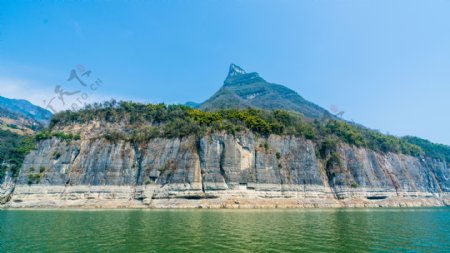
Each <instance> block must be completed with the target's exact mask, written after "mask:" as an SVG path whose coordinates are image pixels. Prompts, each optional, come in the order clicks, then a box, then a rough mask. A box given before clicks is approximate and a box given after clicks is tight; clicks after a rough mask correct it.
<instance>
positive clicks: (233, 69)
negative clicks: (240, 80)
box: [228, 63, 247, 77]
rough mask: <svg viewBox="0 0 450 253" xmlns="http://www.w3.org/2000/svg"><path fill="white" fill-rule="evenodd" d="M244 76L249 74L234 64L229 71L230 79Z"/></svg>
mask: <svg viewBox="0 0 450 253" xmlns="http://www.w3.org/2000/svg"><path fill="white" fill-rule="evenodd" d="M244 74H247V72H245V70H243V69H242V68H241V67H239V66H238V65H235V64H233V63H232V64H231V65H230V70H229V71H228V77H235V76H238V75H244Z"/></svg>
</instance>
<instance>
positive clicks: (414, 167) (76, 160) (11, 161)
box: [0, 65, 450, 208]
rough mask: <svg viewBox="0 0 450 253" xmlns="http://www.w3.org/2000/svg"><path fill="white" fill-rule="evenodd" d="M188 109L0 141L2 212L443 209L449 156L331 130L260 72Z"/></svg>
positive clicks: (69, 115)
mask: <svg viewBox="0 0 450 253" xmlns="http://www.w3.org/2000/svg"><path fill="white" fill-rule="evenodd" d="M9 102H10V101H9ZM188 105H189V106H190V107H199V108H200V109H202V110H198V109H193V108H190V107H189V106H185V105H164V104H155V105H153V104H140V103H134V102H125V101H121V102H118V103H116V102H114V103H112V102H105V103H103V104H97V105H95V106H88V107H86V108H84V109H82V110H77V111H65V112H61V113H58V114H55V115H54V116H53V117H52V119H51V123H50V124H48V127H47V128H46V129H45V130H43V131H40V132H38V133H37V134H36V135H34V136H26V135H22V136H17V135H13V134H12V133H11V132H9V131H4V132H7V134H4V135H3V136H2V131H0V140H1V139H2V138H3V140H4V141H3V142H1V141H0V144H1V145H0V183H1V184H2V185H6V186H5V187H3V186H2V185H0V208H2V207H13V208H20V207H25V208H31V207H95V208H98V207H105V208H108V207H111V208H116V207H117V208H124V207H133V208H173V207H202V208H203V207H207V208H227V207H231V208H241V207H242V208H255V207H261V208H265V207H274V208H277V207H388V206H395V207H403V206H444V205H447V206H448V205H450V147H448V146H445V145H437V144H434V143H431V142H428V141H426V140H423V139H420V138H416V137H404V138H399V137H396V136H391V135H384V134H382V133H380V132H377V131H374V130H370V129H368V128H365V127H362V126H360V125H357V124H353V123H349V122H346V121H344V120H338V119H337V118H336V117H333V116H331V115H330V114H329V113H328V112H327V111H326V110H324V109H322V108H320V107H319V106H317V105H315V104H313V103H311V102H308V101H307V100H305V99H303V98H302V97H301V96H299V95H298V94H297V93H296V92H294V91H292V90H290V89H288V88H286V87H284V86H281V85H277V84H272V83H268V82H266V81H265V80H264V79H262V78H261V77H260V76H259V75H258V74H257V73H246V72H245V71H244V70H243V69H242V68H240V67H238V66H236V65H231V66H230V71H229V74H228V77H227V78H226V80H225V82H224V85H223V87H222V88H221V89H220V90H219V91H218V92H217V93H216V94H215V95H214V96H213V97H211V98H210V99H209V100H207V101H206V102H204V103H202V104H200V105H199V104H196V103H189V104H188ZM17 107H18V108H19V109H20V108H23V107H20V106H18V105H17V104H16V105H15V106H12V105H10V106H8V107H7V108H8V109H9V111H6V112H7V113H11V114H14V113H15V114H14V115H17V114H18V113H20V110H18V109H17ZM248 107H252V109H246V108H248ZM253 107H256V108H262V109H266V110H262V109H254V108H253ZM11 108H15V109H16V110H15V111H13V112H11ZM230 108H243V109H242V110H235V109H230ZM272 109H284V110H272ZM17 111H19V112H17ZM23 112H25V113H26V112H27V110H23ZM297 112H299V113H297ZM324 116H325V117H324ZM327 116H330V117H327ZM22 117H25V116H23V115H22ZM305 117H307V118H309V119H317V118H320V119H322V120H317V121H316V120H314V121H313V120H305ZM18 137H22V138H23V139H22V140H20V139H19V138H18ZM27 137H29V138H27ZM2 178H3V179H2Z"/></svg>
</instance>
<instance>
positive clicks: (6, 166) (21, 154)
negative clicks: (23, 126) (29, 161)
mask: <svg viewBox="0 0 450 253" xmlns="http://www.w3.org/2000/svg"><path fill="white" fill-rule="evenodd" d="M35 144H36V142H35V139H34V137H32V136H23V135H18V134H16V133H13V132H10V131H5V130H0V182H1V179H2V178H3V177H4V176H5V175H6V173H8V172H11V175H12V176H13V177H16V176H17V175H18V173H19V170H20V168H21V167H22V163H23V160H24V158H25V156H26V155H27V154H28V152H30V151H31V150H32V149H34V147H35Z"/></svg>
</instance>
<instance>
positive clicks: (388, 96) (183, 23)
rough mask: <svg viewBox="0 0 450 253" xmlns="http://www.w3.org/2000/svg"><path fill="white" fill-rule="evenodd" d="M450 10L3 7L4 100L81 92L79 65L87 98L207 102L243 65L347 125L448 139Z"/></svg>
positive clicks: (254, 4)
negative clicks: (335, 111) (76, 77)
mask: <svg viewBox="0 0 450 253" xmlns="http://www.w3.org/2000/svg"><path fill="white" fill-rule="evenodd" d="M449 13H450V1H449V0H434V1H424V0H422V1H417V0H405V1H392V0H376V1H375V0H371V1H369V0H354V1H350V0H336V1H331V0H330V1H325V0H310V1H307V0H304V1H284V0H281V1H260V0H258V1H256V0H255V1H250V0H249V1H211V0H208V1H206V0H205V1H168V0H165V1H137V0H136V1H66V2H64V1H4V0H0V84H1V88H0V95H2V96H7V97H15V98H25V99H29V100H31V101H32V102H33V103H35V104H37V105H40V106H43V105H44V104H43V100H46V101H49V100H50V99H51V98H52V97H54V96H55V94H54V90H55V86H56V85H60V86H61V87H62V88H63V89H64V90H65V91H75V90H80V89H81V88H84V87H82V86H80V84H79V83H76V82H75V81H71V82H68V81H66V80H67V78H68V77H69V73H70V71H71V70H72V69H74V68H77V66H78V65H82V66H84V68H85V69H86V70H91V71H92V73H91V75H90V76H89V78H92V79H91V80H94V79H95V80H97V79H101V81H102V85H101V86H100V87H99V88H98V89H96V90H95V91H90V93H89V98H88V100H89V101H97V100H105V99H109V98H118V99H126V100H136V101H142V102H165V103H184V102H186V101H197V102H201V101H204V100H206V99H207V98H208V97H209V96H211V95H212V94H213V93H214V92H215V91H216V90H217V89H219V88H220V86H221V85H222V83H223V80H224V78H225V76H226V74H227V71H228V66H229V64H230V63H236V64H238V65H240V66H241V67H242V68H244V69H246V70H247V71H256V72H259V73H260V75H261V76H262V77H264V78H265V79H266V80H268V81H270V82H274V83H280V84H283V85H285V86H287V87H289V88H292V89H293V90H295V91H297V92H298V93H299V94H300V95H302V96H303V97H305V98H306V99H308V100H310V101H313V102H315V103H317V104H318V105H320V106H322V107H324V108H326V109H329V108H330V106H332V105H334V106H336V107H338V108H339V109H340V110H343V111H345V114H344V118H345V119H348V120H354V121H355V122H358V123H361V124H364V125H366V126H368V127H370V128H373V129H378V130H380V131H382V132H384V133H387V132H389V133H391V134H395V135H399V136H402V135H417V136H420V137H425V138H427V139H430V140H432V141H435V142H439V143H445V144H450V132H449V131H448V129H449V126H450V117H449V115H450V99H449V94H450V15H449ZM78 69H79V68H78ZM85 78H87V76H85ZM66 102H67V101H66ZM65 106H67V103H66V105H65ZM63 107H64V106H62V105H59V107H58V108H63Z"/></svg>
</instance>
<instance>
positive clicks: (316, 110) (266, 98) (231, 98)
mask: <svg viewBox="0 0 450 253" xmlns="http://www.w3.org/2000/svg"><path fill="white" fill-rule="evenodd" d="M199 107H200V109H202V110H207V111H212V110H217V109H229V108H261V109H265V110H275V109H283V110H289V111H296V112H299V113H302V114H303V115H304V116H305V117H307V118H312V119H321V118H324V117H328V118H330V117H332V115H331V114H330V113H329V112H328V111H327V110H325V109H323V108H321V107H320V106H318V105H316V104H314V103H312V102H309V101H307V100H306V99H304V98H303V97H301V96H300V95H299V94H298V93H297V92H295V91H293V90H291V89H289V88H287V87H285V86H283V85H279V84H273V83H269V82H267V81H266V80H264V79H263V78H262V77H261V76H260V75H259V74H258V73H256V72H252V73H247V72H245V70H243V69H242V68H241V67H239V66H237V65H234V64H231V65H230V70H229V72H228V76H227V77H226V79H225V81H224V85H223V86H222V87H221V88H220V89H219V90H218V91H217V92H216V93H215V94H214V95H213V96H212V97H211V98H209V99H208V100H206V101H205V102H203V103H202V104H200V106H199Z"/></svg>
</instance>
